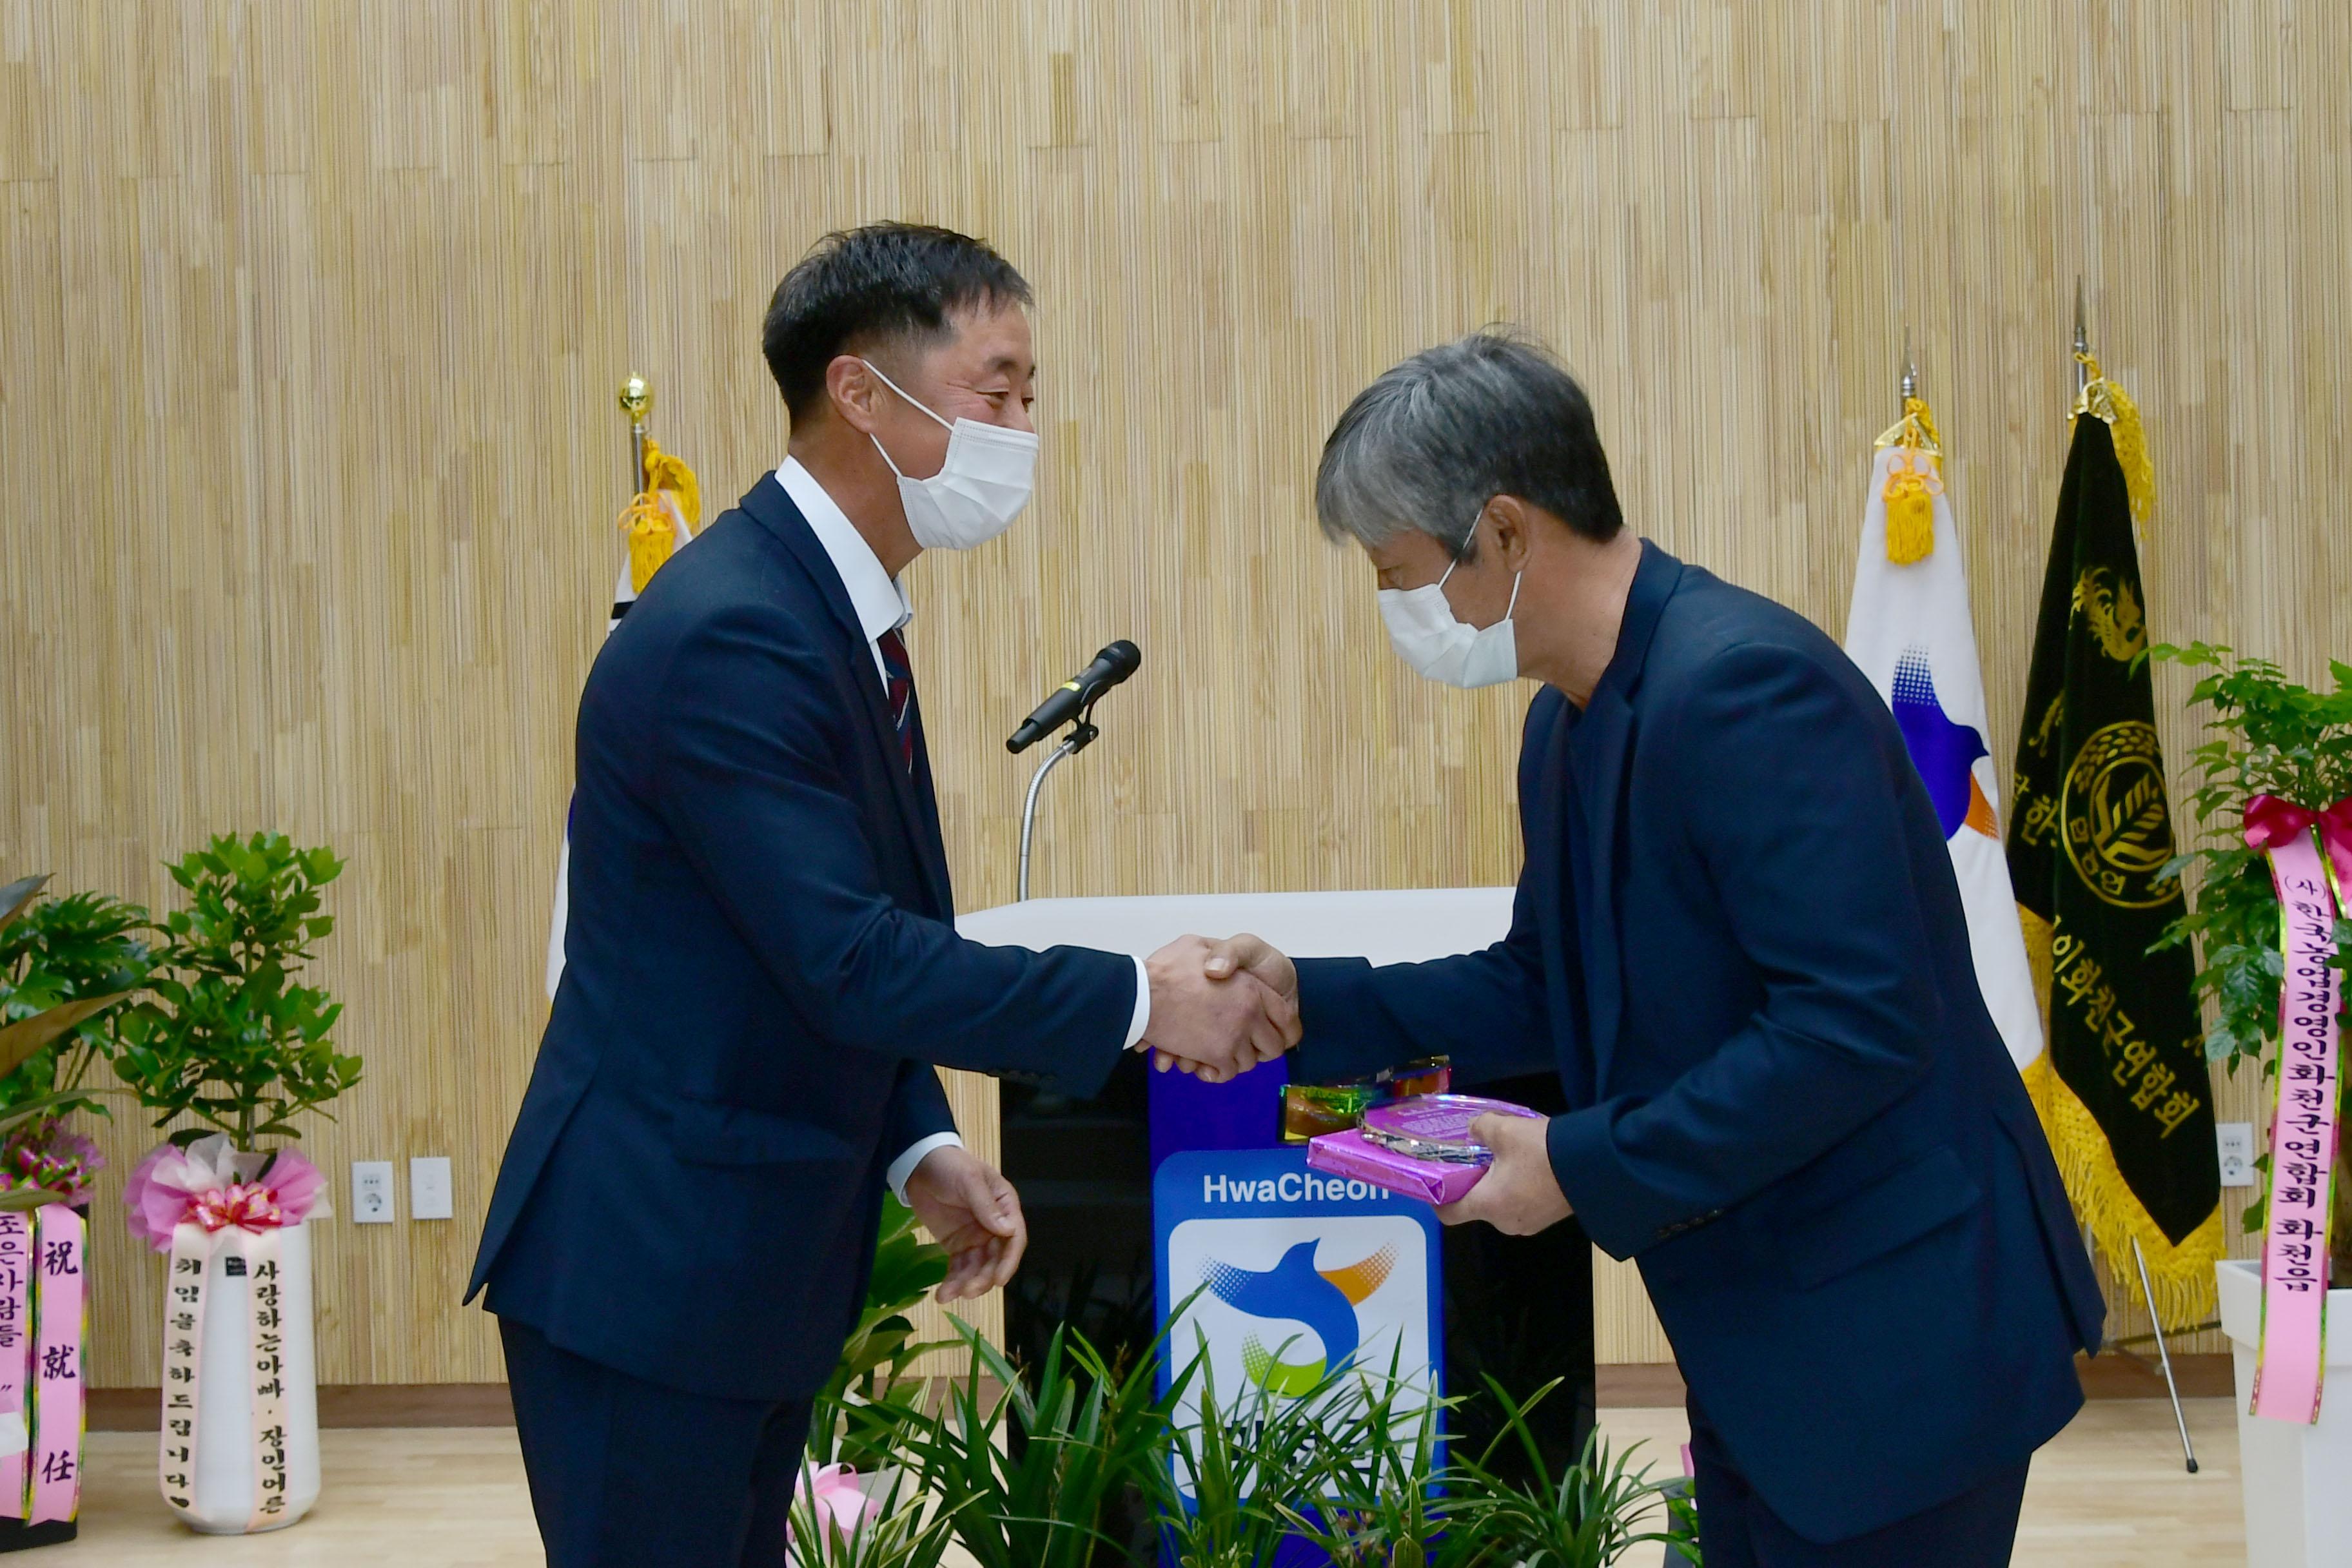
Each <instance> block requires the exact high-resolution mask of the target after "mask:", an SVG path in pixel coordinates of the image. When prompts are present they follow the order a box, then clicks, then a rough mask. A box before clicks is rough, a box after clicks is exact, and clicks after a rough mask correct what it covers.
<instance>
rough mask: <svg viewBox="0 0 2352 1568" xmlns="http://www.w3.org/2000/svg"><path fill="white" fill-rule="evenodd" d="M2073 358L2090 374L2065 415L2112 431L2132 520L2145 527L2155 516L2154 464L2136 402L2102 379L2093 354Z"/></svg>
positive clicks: (2102, 374)
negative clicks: (2089, 418)
mask: <svg viewBox="0 0 2352 1568" xmlns="http://www.w3.org/2000/svg"><path fill="white" fill-rule="evenodd" d="M2074 358H2075V360H2076V362H2077V363H2080V364H2081V365H2082V367H2083V368H2084V370H2086V371H2088V372H2090V373H2091V374H2090V379H2089V380H2088V381H2086V382H2084V384H2083V390H2082V393H2081V395H2078V396H2077V397H2076V398H2075V399H2074V412H2073V413H2072V414H2070V415H2069V416H2067V417H2069V418H2079V417H2080V416H2083V415H2085V414H2089V415H2092V416H2095V417H2097V418H2099V419H2103V420H2105V422H2106V423H2107V425H2108V426H2110V427H2111V428H2112V429H2113V430H2114V432H2115V437H2116V463H2117V464H2119V465H2120V466H2121V467H2122V468H2123V471H2124V489H2126V490H2127V491H2128V492H2130V495H2131V512H2132V521H2134V522H2136V523H2137V524H2139V525H2140V526H2141V527H2142V528H2146V527H2147V525H2148V523H2149V521H2151V520H2153V519H2154V518H2155V516H2156V464H2155V462H2154V460H2153V459H2151V458H2149V457H2148V455H2147V427H2146V426H2143V425H2142V424H2141V423H2140V417H2139V405H2138V404H2137V403H2134V402H2133V401H2132V398H2131V394H2130V393H2128V392H2126V391H2125V390H2124V389H2123V388H2122V387H2121V386H2119V385H2117V384H2116V383H2114V382H2112V381H2109V380H2108V379H2107V378H2106V375H2105V373H2104V372H2102V371H2101V370H2100V369H2099V361H2098V356H2097V355H2095V354H2090V353H2078V354H2076V355H2075V356H2074Z"/></svg>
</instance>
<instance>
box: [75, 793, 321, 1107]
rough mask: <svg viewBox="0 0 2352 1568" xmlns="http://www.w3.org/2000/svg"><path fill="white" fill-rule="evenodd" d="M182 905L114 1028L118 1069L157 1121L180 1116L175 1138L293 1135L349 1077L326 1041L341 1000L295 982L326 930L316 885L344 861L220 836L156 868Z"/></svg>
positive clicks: (271, 840)
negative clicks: (142, 991)
mask: <svg viewBox="0 0 2352 1568" xmlns="http://www.w3.org/2000/svg"><path fill="white" fill-rule="evenodd" d="M167 869H169V870H170V872H171V874H172V879H173V881H174V882H177V883H178V884H179V885H180V886H181V887H182V888H183V889H186V891H187V894H188V907H187V908H186V909H184V910H174V911H173V913H171V914H169V915H167V916H165V917H164V920H163V927H162V928H161V931H162V936H163V940H162V942H159V943H158V945H157V946H156V949H155V952H154V958H155V968H154V970H153V972H152V973H151V975H150V977H149V980H148V990H149V992H150V993H151V996H150V999H149V1000H147V1001H145V1002H142V1003H141V1004H140V1005H139V1006H138V1007H137V1008H135V1009H134V1010H132V1012H131V1014H130V1016H128V1017H126V1018H125V1019H124V1020H123V1022H122V1025H121V1052H120V1053H119V1054H118V1056H117V1057H116V1058H115V1071H116V1074H117V1075H118V1076H119V1077H120V1078H121V1079H122V1081H123V1084H124V1086H125V1087H126V1088H128V1089H130V1090H131V1093H132V1094H133V1095H135V1096H136V1097H137V1098H138V1100H139V1102H140V1103H141V1104H142V1105H143V1106H145V1107H146V1108H147V1109H148V1110H152V1111H154V1112H156V1113H157V1115H156V1119H155V1125H156V1126H158V1127H162V1126H164V1125H166V1124H168V1123H170V1122H171V1121H173V1120H175V1119H177V1118H179V1117H182V1116H193V1117H194V1118H195V1120H196V1123H197V1124H196V1125H194V1126H191V1127H184V1128H182V1129H180V1130H179V1131H175V1132H173V1134H172V1142H173V1143H176V1144H180V1145H182V1146H185V1145H187V1144H189V1143H193V1142H195V1141H196V1140H197V1139H199V1138H201V1137H203V1136H205V1133H206V1132H208V1131H220V1132H226V1133H227V1134H228V1135H229V1138H230V1140H231V1141H232V1142H234V1143H235V1145H236V1147H237V1148H238V1149H240V1150H245V1151H251V1150H252V1149H253V1147H254V1144H255V1141H256V1140H257V1139H261V1138H271V1137H285V1138H299V1137H300V1136H301V1132H300V1131H299V1129H298V1128H296V1127H295V1126H294V1124H293V1121H292V1118H293V1117H295V1116H296V1115H298V1114H299V1113H300V1112H302V1111H305V1110H321V1108H323V1107H324V1106H325V1105H326V1104H327V1103H328V1102H329V1101H331V1100H333V1099H334V1098H335V1097H336V1096H338V1095H340V1094H341V1093H343V1092H344V1091H345V1090H346V1089H350V1088H351V1087H352V1085H354V1084H356V1083H357V1082H359V1079H360V1059H359V1058H357V1057H352V1056H345V1055H343V1054H342V1053H341V1052H339V1051H337V1050H336V1049H335V1047H334V1043H333V1041H332V1040H331V1038H330V1037H329V1035H330V1032H331V1030H332V1029H333V1028H334V1026H335V1020H336V1018H337V1016H340V1015H341V1012H342V1008H341V1005H340V1004H338V1003H335V1002H333V1001H331V999H330V998H329V997H328V995H327V994H326V993H325V992H324V991H321V990H320V989H318V988H317V987H315V986H309V985H303V984H298V983H297V982H296V980H295V974H296V973H297V972H298V971H299V969H300V967H301V966H302V965H303V964H305V963H309V962H310V960H311V959H312V958H313V956H315V955H314V953H313V951H312V947H311V944H312V943H314V942H317V941H319V939H320V938H321V937H324V936H325V935H327V933H328V932H330V931H332V930H334V920H333V917H331V916H330V915H329V914H327V913H326V912H325V909H324V904H323V900H321V898H320V889H321V888H323V887H325V886H326V885H327V884H328V883H330V882H331V881H333V880H334V879H336V878H337V877H338V876H340V875H341V872H342V869H343V863H342V862H341V860H339V859H337V858H335V855H334V852H333V851H332V850H329V849H323V848H320V849H300V848H297V847H294V845H293V844H292V843H291V842H289V840H288V839H287V838H286V837H284V836H283V835H282V834H274V833H269V834H264V833H257V834H255V835H253V836H252V837H250V838H247V839H243V840H239V839H237V838H236V837H228V836H221V837H215V838H214V839H213V841H212V842H211V843H210V844H209V845H207V846H206V847H205V848H202V849H199V850H196V851H194V853H192V854H190V855H188V856H186V857H185V858H183V859H181V860H179V861H177V862H175V863H173V864H172V865H171V866H169V867H168V868H167Z"/></svg>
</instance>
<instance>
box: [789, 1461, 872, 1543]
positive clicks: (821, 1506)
mask: <svg viewBox="0 0 2352 1568" xmlns="http://www.w3.org/2000/svg"><path fill="white" fill-rule="evenodd" d="M801 1482H802V1486H803V1490H804V1491H805V1492H806V1493H807V1496H808V1500H809V1506H810V1509H811V1510H812V1511H814V1513H815V1515H816V1527H817V1532H818V1534H819V1535H821V1536H822V1537H823V1538H824V1539H823V1541H822V1542H819V1543H818V1544H817V1546H816V1547H815V1548H814V1550H813V1551H812V1550H811V1549H810V1545H809V1543H808V1542H804V1541H801V1540H799V1539H798V1537H799V1533H800V1531H799V1526H798V1524H797V1522H795V1524H794V1526H793V1535H794V1542H793V1544H794V1546H795V1547H796V1548H797V1549H798V1550H797V1551H796V1552H795V1555H794V1561H795V1562H796V1563H810V1564H814V1563H825V1562H828V1561H830V1560H831V1557H830V1554H831V1552H832V1550H833V1546H834V1543H835V1542H836V1541H846V1540H854V1539H856V1535H857V1532H858V1531H861V1530H863V1529H865V1528H866V1525H868V1524H869V1523H871V1522H873V1521H875V1520H876V1519H878V1518H879V1517H881V1513H882V1505H881V1504H879V1503H877V1502H876V1501H875V1500H873V1499H872V1498H870V1497H867V1496H866V1492H865V1489H864V1488H863V1487H862V1486H861V1485H860V1484H859V1479H858V1474H857V1472H856V1470H854V1469H852V1468H849V1467H848V1466H847V1465H826V1466H824V1467H823V1468H818V1469H814V1470H807V1469H804V1470H803V1471H802V1472H801Z"/></svg>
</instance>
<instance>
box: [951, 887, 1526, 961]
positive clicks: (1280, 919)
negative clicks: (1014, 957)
mask: <svg viewBox="0 0 2352 1568" xmlns="http://www.w3.org/2000/svg"><path fill="white" fill-rule="evenodd" d="M1511 893H1512V889H1509V888H1430V889H1409V890H1403V891H1394V890H1381V891H1377V892H1349V893H1171V894H1162V895H1156V896H1152V897H1148V898H1133V899H1031V900H1027V901H1026V902H1024V903H1018V904H1001V905H999V906H998V907H996V908H995V909H992V910H976V911H974V912H973V913H971V914H968V915H963V916H960V917H959V918H958V919H957V921H956V930H957V931H961V932H962V933H963V934H964V935H965V936H967V937H970V938H971V940H972V941H974V942H989V943H992V944H993V945H995V946H999V947H1026V948H1034V949H1043V948H1048V947H1058V946H1062V945H1066V944H1067V945H1076V946H1080V947H1098V948H1107V949H1108V950H1109V951H1111V952H1131V953H1133V954H1135V955H1136V956H1137V957H1139V958H1145V957H1149V956H1150V954H1151V953H1152V952H1155V951H1157V950H1158V949H1160V948H1161V947H1164V946H1166V945H1167V944H1168V943H1169V942H1173V941H1175V940H1176V939H1177V938H1178V937H1180V936H1184V935H1187V934H1191V933H1198V934H1199V935H1202V936H1207V937H1225V936H1233V935H1234V934H1236V933H1237V932H1240V931H1252V932H1255V934H1257V935H1259V936H1262V937H1264V938H1265V940H1266V941H1268V942H1272V943H1273V944H1274V945H1275V946H1276V947H1278V948H1280V949H1281V950H1282V951H1283V952H1286V953H1289V954H1290V955H1291V956H1292V957H1294V958H1344V957H1353V956H1361V957H1364V958H1369V959H1370V960H1371V961H1372V962H1373V963H1407V962H1412V961H1416V960H1420V959H1425V958H1445V957H1450V956H1451V955H1453V954H1454V953H1457V952H1475V951H1476V950H1477V949H1479V948H1482V947H1486V946H1489V945H1490V944H1492V943H1494V942H1499V941H1501V940H1502V938H1503V934H1504V933H1505V932H1506V931H1509V930H1510V927H1511Z"/></svg>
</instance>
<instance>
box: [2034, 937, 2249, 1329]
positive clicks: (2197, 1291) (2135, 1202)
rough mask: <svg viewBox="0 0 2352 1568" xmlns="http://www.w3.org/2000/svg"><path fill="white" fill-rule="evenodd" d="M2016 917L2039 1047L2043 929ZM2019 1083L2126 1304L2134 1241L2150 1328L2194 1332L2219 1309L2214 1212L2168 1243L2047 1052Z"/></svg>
mask: <svg viewBox="0 0 2352 1568" xmlns="http://www.w3.org/2000/svg"><path fill="white" fill-rule="evenodd" d="M2017 913H2018V919H2019V921H2020V922H2021V924H2022V925H2023V926H2024V928H2025V957H2026V966H2027V968H2028V969H2029V970H2031V971H2032V975H2033V990H2034V994H2035V995H2036V997H2037V998H2038V999H2039V1000H2040V1002H2041V1004H2042V1038H2043V1039H2044V1040H2045V1041H2046V1040H2048V1039H2049V1038H2050V945H2051V935H2052V932H2051V930H2050V922H2049V921H2045V920H2043V919H2042V917H2041V916H2040V915H2038V914H2035V913H2034V912H2033V911H2032V910H2029V909H2027V908H2026V907H2025V906H2024V905H2022V904H2020V905H2019V906H2018V909H2017ZM2024 1076H2025V1092H2026V1094H2027V1095H2028V1096H2029V1097H2030V1098H2031V1099H2032V1101H2033V1110H2034V1113H2035V1114H2036V1115H2037V1116H2039V1117H2040V1118H2041V1119H2042V1131H2043V1132H2044V1133H2045V1134H2047V1135H2048V1137H2049V1139H2050V1152H2051V1153H2052V1154H2053V1155H2054V1156H2056V1158H2057V1161H2058V1175H2059V1178H2060V1179H2061V1180H2062V1181H2063V1182H2064V1183H2065V1184H2066V1196H2067V1197H2068V1198H2069V1199H2070V1200H2071V1201H2072V1202H2073V1203H2074V1213H2075V1215H2077V1216H2078V1217H2079V1218H2080V1219H2081V1220H2082V1222H2083V1224H2084V1226H2085V1227H2086V1228H2087V1229H2088V1230H2089V1231H2090V1233H2091V1240H2092V1241H2093V1242H2094V1243H2095V1244H2096V1245H2097V1247H2098V1249H2099V1253H2100V1255H2101V1256H2102V1257H2104V1258H2105V1259H2106V1260H2107V1271H2108V1272H2109V1273H2110V1274H2112V1275H2114V1276H2115V1278H2116V1281H2117V1282H2118V1283H2120V1284H2121V1285H2122V1286H2123V1288H2124V1291H2125V1294H2126V1296H2128V1297H2129V1298H2130V1299H2131V1300H2139V1299H2140V1297H2141V1295H2142V1294H2143V1292H2142V1291H2141V1290H2140V1288H2139V1275H2138V1271H2137V1269H2135V1268H2132V1266H2131V1244H2132V1242H2133V1240H2134V1238H2137V1240H2138V1242H2139V1246H2140V1251H2141V1253H2142V1255H2143V1256H2145V1257H2146V1258H2147V1278H2148V1282H2149V1284H2150V1285H2152V1286H2153V1287H2154V1288H2155V1290H2156V1300H2154V1301H2153V1302H2150V1303H2147V1305H2148V1307H2149V1310H2150V1311H2151V1312H2153V1313H2154V1315H2155V1317H2156V1320H2157V1321H2158V1322H2159V1323H2161V1324H2163V1325H2164V1327H2165V1329H2166V1331H2168V1332H2169V1331H2177V1330H2180V1329H2188V1328H2193V1327H2195V1326H2196V1325H2197V1324H2199V1323H2201V1322H2203V1321H2206V1320H2207V1319H2208V1318H2210V1317H2211V1316H2212V1315H2213V1313H2214V1311H2215V1310H2216V1308H2217V1305H2218V1298H2217V1294H2216V1287H2215V1285H2214V1279H2213V1266H2214V1265H2215V1264H2217V1263H2219V1262H2221V1259H2222V1258H2225V1257H2227V1256H2228V1254H2229V1244H2228V1241H2227V1240H2226V1239H2225V1237H2223V1235H2222V1229H2221V1207H2219V1206H2217V1207H2216V1208H2215V1209H2214V1211H2213V1212H2212V1213H2211V1214H2210V1215H2207V1216H2206V1218H2205V1221H2204V1223H2203V1224H2201V1225H2200V1226H2198V1227H2197V1228H2196V1229H2195V1230H2193V1231H2191V1232H2189V1235H2188V1236H2186V1237H2183V1238H2182V1239H2181V1240H2180V1241H2179V1242H2178V1243H2175V1242H2174V1241H2173V1240H2172V1238H2171V1237H2168V1236H2166V1235H2165V1234H2164V1232H2163V1230H2162V1229H2161V1228H2159V1227H2158V1225H2157V1223H2156V1221H2155V1220H2154V1219H2152V1218H2151V1217H2149V1215H2148V1212H2147V1208H2146V1207H2145V1206H2143V1205H2141V1203H2140V1201H2139V1198H2138V1196H2137V1194H2134V1193H2133V1192H2132V1190H2131V1186H2130V1184H2128V1183H2126V1181H2125V1180H2124V1177H2123V1173H2122V1172H2121V1171H2120V1170H2118V1169H2116V1153H2115V1150H2114V1149H2113V1148H2112V1147H2111V1146H2110V1145H2109V1144H2108V1142H2107V1135H2106V1133H2105V1131H2102V1130H2101V1129H2100V1126H2099V1122H2098V1118H2096V1117H2095V1116H2093V1115H2092V1114H2091V1112H2090V1108H2089V1107H2087V1106H2085V1105H2084V1103H2083V1102H2082V1101H2081V1100H2078V1099H2076V1098H2075V1095H2074V1090H2073V1089H2069V1088H2067V1087H2066V1080H2065V1079H2062V1078H2060V1077H2059V1076H2058V1074H2057V1072H2056V1071H2055V1070H2054V1069H2053V1068H2052V1067H2051V1065H2050V1052H2049V1050H2048V1049H2047V1047H2045V1048H2044V1049H2043V1050H2042V1054H2041V1055H2040V1056H2038V1057H2036V1058H2033V1060H2032V1062H2030V1063H2028V1064H2027V1066H2026V1068H2025V1075H2024Z"/></svg>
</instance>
